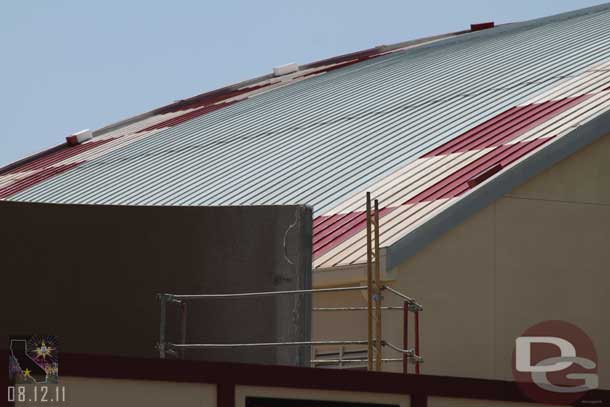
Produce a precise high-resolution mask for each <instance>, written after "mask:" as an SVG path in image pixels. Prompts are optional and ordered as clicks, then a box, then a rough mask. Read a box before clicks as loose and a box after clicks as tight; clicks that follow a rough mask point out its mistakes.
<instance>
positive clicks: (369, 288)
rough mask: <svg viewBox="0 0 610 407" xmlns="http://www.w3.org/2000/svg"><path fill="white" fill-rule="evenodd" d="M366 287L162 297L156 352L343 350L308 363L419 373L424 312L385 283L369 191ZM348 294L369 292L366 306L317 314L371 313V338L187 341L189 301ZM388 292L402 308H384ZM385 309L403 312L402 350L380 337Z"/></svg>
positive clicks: (321, 354)
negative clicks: (170, 315)
mask: <svg viewBox="0 0 610 407" xmlns="http://www.w3.org/2000/svg"><path fill="white" fill-rule="evenodd" d="M366 198H367V201H366V205H367V206H366V208H367V213H366V215H367V285H365V286H354V287H334V288H313V289H306V290H288V291H267V292H248V293H232V294H170V293H162V294H158V299H159V302H160V324H159V325H160V326H159V343H158V344H157V348H158V350H159V356H160V357H161V358H166V357H167V356H168V355H171V356H176V357H178V356H181V357H184V351H185V350H201V349H234V348H267V347H287V346H328V345H333V346H340V350H339V351H338V352H328V351H327V352H317V351H316V353H315V355H314V357H313V358H312V359H311V360H310V363H311V364H312V365H313V366H317V365H335V366H338V367H345V366H349V365H354V364H363V363H366V366H367V368H368V370H377V371H380V370H381V369H382V363H393V362H402V363H403V373H405V374H408V365H409V363H414V364H415V373H416V374H420V363H421V362H423V359H422V357H421V354H420V341H419V322H420V316H419V313H420V312H421V311H422V310H423V308H422V306H421V305H420V304H418V303H417V302H416V301H415V300H414V299H413V298H411V297H409V296H407V295H405V294H403V293H401V292H400V291H398V290H396V289H394V288H392V287H390V286H388V285H386V284H383V283H382V280H381V272H380V261H379V260H380V257H379V204H378V202H377V200H375V202H374V212H373V211H372V208H371V199H370V194H369V193H367V197H366ZM347 291H366V293H367V306H366V307H361V306H345V307H314V308H313V309H312V310H313V311H319V312H352V311H356V312H357V311H367V323H368V325H367V328H368V329H367V339H366V340H316V341H294V342H257V343H186V323H187V312H188V306H187V302H190V301H197V300H222V299H235V298H258V297H269V296H282V295H297V294H317V293H331V292H347ZM384 291H386V292H388V293H389V294H392V295H393V296H395V297H396V298H398V299H399V300H401V301H402V304H401V306H397V305H386V306H384V305H383V304H382V300H383V295H382V293H383V292H384ZM168 304H177V305H178V306H179V308H180V343H172V342H169V341H167V338H166V330H167V305H168ZM382 311H402V313H403V344H402V347H400V346H397V345H395V344H392V343H390V342H388V341H386V340H384V339H383V335H382V318H381V314H382ZM410 313H413V314H414V317H415V326H414V340H415V344H414V347H412V348H409V332H408V321H409V314H410ZM353 345H366V346H367V347H366V349H361V350H354V349H351V350H346V349H345V346H353ZM384 348H387V349H389V350H391V351H393V352H396V353H398V354H400V356H401V357H394V358H384V357H383V349H384Z"/></svg>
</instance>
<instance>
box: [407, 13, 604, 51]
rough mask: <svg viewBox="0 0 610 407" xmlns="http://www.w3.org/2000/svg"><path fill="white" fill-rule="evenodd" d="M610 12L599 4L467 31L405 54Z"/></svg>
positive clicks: (423, 45) (412, 49)
mask: <svg viewBox="0 0 610 407" xmlns="http://www.w3.org/2000/svg"><path fill="white" fill-rule="evenodd" d="M607 10H610V3H604V4H599V5H596V6H592V7H587V8H583V9H578V10H572V11H567V12H564V13H559V14H554V15H551V16H545V17H540V18H535V19H532V20H526V21H521V22H515V23H505V24H499V25H497V26H495V27H494V28H490V29H486V30H480V31H470V30H468V31H466V32H464V33H463V35H456V36H449V37H448V38H444V39H440V40H438V41H434V42H432V43H427V44H422V45H421V46H419V47H416V48H411V49H406V50H404V52H409V53H419V52H424V51H427V50H433V49H436V48H442V47H447V46H450V45H455V44H460V43H464V42H469V41H473V40H475V39H479V38H493V37H497V36H499V35H502V34H506V33H508V32H512V31H517V30H527V29H531V28H536V27H540V26H542V25H545V24H549V23H554V22H559V21H565V20H570V19H573V18H578V17H583V16H586V15H589V14H595V13H599V12H603V11H607Z"/></svg>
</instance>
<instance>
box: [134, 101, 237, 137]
mask: <svg viewBox="0 0 610 407" xmlns="http://www.w3.org/2000/svg"><path fill="white" fill-rule="evenodd" d="M233 103H236V101H233V102H225V103H219V104H217V105H211V106H205V107H202V108H199V109H197V110H193V111H191V112H188V113H185V114H183V115H180V116H176V117H172V118H171V119H168V120H164V121H162V122H160V123H157V124H153V125H152V126H149V127H146V128H145V129H142V130H140V131H138V132H137V133H141V132H143V131H149V130H155V129H162V128H164V127H171V126H175V125H177V124H180V123H184V122H187V121H189V120H191V119H194V118H196V117H199V116H203V115H204V114H206V113H210V112H213V111H215V110H218V109H222V108H223V107H226V106H229V105H232V104H233Z"/></svg>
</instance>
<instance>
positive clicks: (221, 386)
mask: <svg viewBox="0 0 610 407" xmlns="http://www.w3.org/2000/svg"><path fill="white" fill-rule="evenodd" d="M0 358H1V359H4V360H7V359H8V351H6V350H2V351H0ZM4 371H5V373H4V374H5V375H8V371H7V369H5V370H4ZM60 375H61V376H72V377H85V378H105V379H130V380H154V381H168V382H182V383H185V382H188V383H209V384H216V385H218V394H219V396H218V398H219V402H221V403H222V404H219V407H233V405H234V401H235V392H234V388H235V386H239V385H242V386H264V387H280V388H298V389H312V390H313V389H316V390H344V391H352V392H368V393H387V394H403V395H411V397H412V400H415V402H416V404H413V405H414V406H425V405H426V403H425V399H426V398H427V397H429V396H438V397H452V398H468V399H480V400H499V401H515V402H528V401H529V400H528V399H527V398H526V397H525V396H524V395H523V394H522V393H521V391H520V389H519V387H518V386H517V384H516V383H514V382H509V381H503V380H486V379H474V378H463V377H447V376H429V375H403V374H400V373H385V372H366V371H356V370H336V369H320V368H302V367H291V366H269V365H250V364H239V363H222V362H204V361H188V360H168V359H164V360H162V359H145V358H131V357H119V356H107V355H89V354H72V353H62V354H61V355H60ZM5 377H7V376H5ZM6 381H7V383H8V377H7V380H6ZM584 400H585V403H583V404H577V405H588V403H586V401H587V400H601V401H602V403H604V402H608V401H610V390H594V391H591V392H589V393H587V394H586V395H585V397H584ZM232 403H233V404H232Z"/></svg>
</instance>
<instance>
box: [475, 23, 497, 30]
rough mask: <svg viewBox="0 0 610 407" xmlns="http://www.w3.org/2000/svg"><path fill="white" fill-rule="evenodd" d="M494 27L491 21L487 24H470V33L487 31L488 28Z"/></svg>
mask: <svg viewBox="0 0 610 407" xmlns="http://www.w3.org/2000/svg"><path fill="white" fill-rule="evenodd" d="M494 26H495V24H494V22H493V21H489V22H487V23H475V24H470V31H481V30H487V29H488V28H494Z"/></svg>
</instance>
